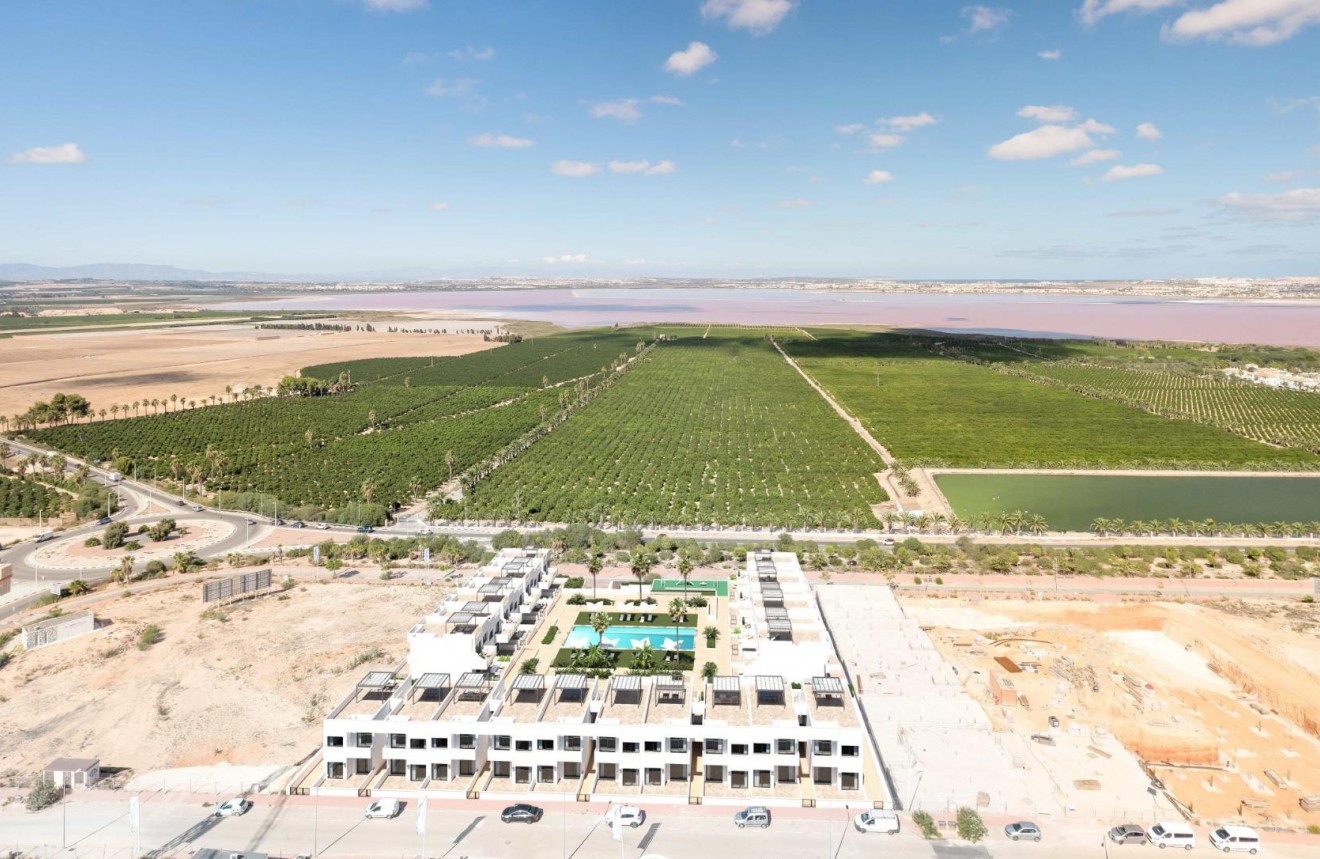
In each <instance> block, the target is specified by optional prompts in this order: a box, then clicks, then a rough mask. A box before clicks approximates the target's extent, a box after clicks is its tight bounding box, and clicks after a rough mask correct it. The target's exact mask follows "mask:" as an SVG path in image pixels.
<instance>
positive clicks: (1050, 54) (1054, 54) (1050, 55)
mask: <svg viewBox="0 0 1320 859" xmlns="http://www.w3.org/2000/svg"><path fill="white" fill-rule="evenodd" d="M1036 56H1038V57H1040V58H1041V59H1042V60H1060V59H1063V51H1061V50H1059V49H1058V48H1053V49H1051V50H1048V51H1041V52H1040V53H1039V54H1037V55H1036Z"/></svg>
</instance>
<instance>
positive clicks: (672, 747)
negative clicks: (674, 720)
mask: <svg viewBox="0 0 1320 859" xmlns="http://www.w3.org/2000/svg"><path fill="white" fill-rule="evenodd" d="M687 749H688V741H687V740H686V739H685V738H683V737H670V738H669V751H671V752H676V753H682V752H686V751H687Z"/></svg>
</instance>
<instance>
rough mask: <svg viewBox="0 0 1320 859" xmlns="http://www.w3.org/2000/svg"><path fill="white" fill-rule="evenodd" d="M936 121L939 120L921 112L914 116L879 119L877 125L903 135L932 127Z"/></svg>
mask: <svg viewBox="0 0 1320 859" xmlns="http://www.w3.org/2000/svg"><path fill="white" fill-rule="evenodd" d="M938 121H939V120H937V119H936V118H935V117H933V116H931V115H930V114H929V113H926V112H925V111H924V110H923V111H922V112H921V113H918V114H915V115H913V116H886V117H881V118H880V120H879V124H880V125H883V126H884V127H885V128H888V129H890V130H892V131H901V132H903V133H907V132H909V131H911V130H912V129H914V128H923V127H925V126H927V125H934V124H935V123H936V122H938Z"/></svg>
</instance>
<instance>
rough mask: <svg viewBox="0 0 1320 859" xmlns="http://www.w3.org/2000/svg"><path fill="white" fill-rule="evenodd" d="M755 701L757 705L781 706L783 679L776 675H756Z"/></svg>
mask: <svg viewBox="0 0 1320 859" xmlns="http://www.w3.org/2000/svg"><path fill="white" fill-rule="evenodd" d="M756 701H757V703H780V704H782V703H783V702H784V678H783V677H780V676H779V675H778V674H758V675H756Z"/></svg>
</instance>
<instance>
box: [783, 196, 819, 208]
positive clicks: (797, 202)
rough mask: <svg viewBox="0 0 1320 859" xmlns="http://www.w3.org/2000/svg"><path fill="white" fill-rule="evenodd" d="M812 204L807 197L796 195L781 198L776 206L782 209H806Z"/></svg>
mask: <svg viewBox="0 0 1320 859" xmlns="http://www.w3.org/2000/svg"><path fill="white" fill-rule="evenodd" d="M810 205H811V201H810V200H808V199H806V198H805V197H794V198H793V199H791V200H780V201H779V202H778V203H775V206H776V207H777V208H780V209H805V208H806V207H808V206H810Z"/></svg>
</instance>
